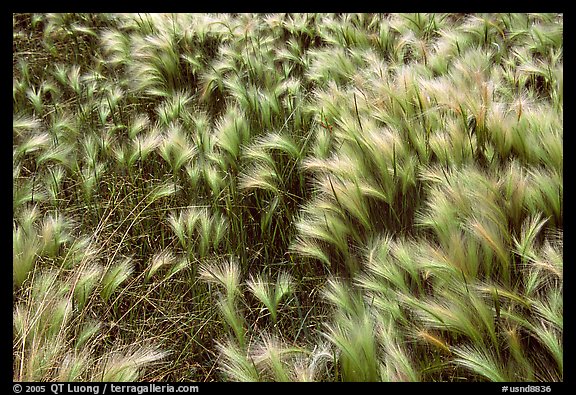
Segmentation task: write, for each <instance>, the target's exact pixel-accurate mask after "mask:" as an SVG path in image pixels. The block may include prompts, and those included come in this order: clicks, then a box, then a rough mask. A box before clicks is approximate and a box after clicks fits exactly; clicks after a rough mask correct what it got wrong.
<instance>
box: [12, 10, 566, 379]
mask: <svg viewBox="0 0 576 395" xmlns="http://www.w3.org/2000/svg"><path fill="white" fill-rule="evenodd" d="M13 66H14V67H13V88H12V91H13V135H12V136H13V173H12V174H13V231H12V241H13V378H14V380H15V381H103V380H104V381H107V380H111V381H444V382H446V381H447V382H457V381H562V380H563V255H562V242H563V201H562V198H563V16H562V15H561V14H274V15H268V14H266V15H252V14H218V15H211V14H14V15H13Z"/></svg>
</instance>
